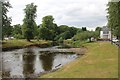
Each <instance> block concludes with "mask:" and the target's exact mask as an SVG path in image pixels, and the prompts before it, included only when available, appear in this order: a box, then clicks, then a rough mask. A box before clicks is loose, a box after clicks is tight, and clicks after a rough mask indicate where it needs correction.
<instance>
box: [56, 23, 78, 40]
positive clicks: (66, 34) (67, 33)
mask: <svg viewBox="0 0 120 80" xmlns="http://www.w3.org/2000/svg"><path fill="white" fill-rule="evenodd" d="M77 30H78V29H77V28H75V27H68V26H67V25H61V26H59V30H58V33H59V34H58V35H57V36H56V37H55V40H59V39H61V38H62V39H63V40H65V39H70V38H72V37H73V36H74V35H75V34H76V33H77Z"/></svg>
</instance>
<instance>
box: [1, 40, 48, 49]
mask: <svg viewBox="0 0 120 80" xmlns="http://www.w3.org/2000/svg"><path fill="white" fill-rule="evenodd" d="M33 44H50V41H44V40H40V41H37V40H31V42H29V41H27V40H24V39H21V40H4V41H3V42H2V47H3V48H9V47H24V46H29V45H33Z"/></svg>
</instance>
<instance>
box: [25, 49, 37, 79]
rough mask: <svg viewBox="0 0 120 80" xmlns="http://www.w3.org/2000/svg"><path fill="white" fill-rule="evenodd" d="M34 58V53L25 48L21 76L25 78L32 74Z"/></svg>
mask: <svg viewBox="0 0 120 80" xmlns="http://www.w3.org/2000/svg"><path fill="white" fill-rule="evenodd" d="M35 57H36V55H34V52H33V51H32V50H31V49H29V48H27V49H26V50H25V53H24V54H23V74H24V76H25V77H27V76H28V75H29V74H33V73H34V71H35V69H34V62H35Z"/></svg>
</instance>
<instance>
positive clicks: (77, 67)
mask: <svg viewBox="0 0 120 80" xmlns="http://www.w3.org/2000/svg"><path fill="white" fill-rule="evenodd" d="M84 46H86V47H87V49H88V50H87V52H86V54H85V55H84V56H82V57H80V58H78V59H76V60H75V61H73V62H71V63H68V64H66V65H65V66H63V67H62V68H61V69H59V70H58V71H56V72H52V73H49V74H45V75H42V76H41V77H40V78H118V48H117V46H115V45H112V44H110V43H109V42H95V43H86V44H84Z"/></svg>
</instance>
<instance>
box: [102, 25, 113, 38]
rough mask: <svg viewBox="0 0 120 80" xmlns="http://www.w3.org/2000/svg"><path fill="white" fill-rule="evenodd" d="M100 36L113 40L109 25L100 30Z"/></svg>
mask: <svg viewBox="0 0 120 80" xmlns="http://www.w3.org/2000/svg"><path fill="white" fill-rule="evenodd" d="M100 38H101V39H108V40H111V30H110V29H109V28H108V27H107V26H103V28H102V30H101V31H100Z"/></svg>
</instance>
